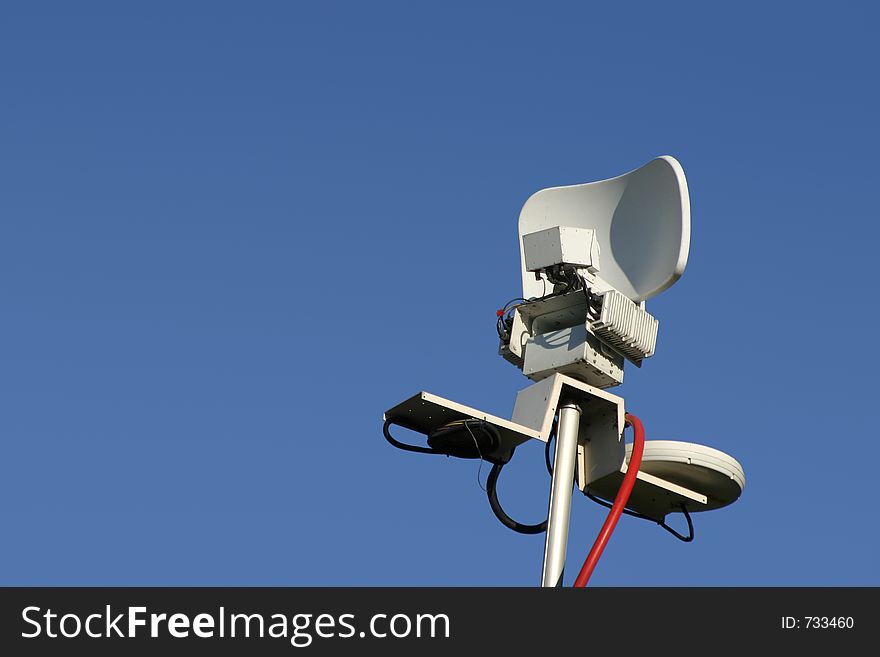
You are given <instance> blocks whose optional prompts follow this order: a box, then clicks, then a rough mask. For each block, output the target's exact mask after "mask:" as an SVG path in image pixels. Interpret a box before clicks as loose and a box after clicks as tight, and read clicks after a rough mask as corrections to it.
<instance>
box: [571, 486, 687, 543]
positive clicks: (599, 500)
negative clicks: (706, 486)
mask: <svg viewBox="0 0 880 657" xmlns="http://www.w3.org/2000/svg"><path fill="white" fill-rule="evenodd" d="M586 496H587V497H589V498H590V499H591V500H593V501H594V502H595V503H596V504H599V505H601V506H604V507H605V508H606V509H610V508H611V506H612V504H611V503H610V502H608V501H606V500H603V499H602V498H601V497H596V496H595V495H593V494H592V493H590V492H589V491H587V492H586ZM623 512H624V513H625V514H626V515H628V516H632V517H634V518H638V519H639V520H650V521H651V522H656V523H657V524H658V525H660V526H661V527H662V528H663V529H665V530H666V531H668V532H669V533H670V534H672V535H673V536H675V538H677V539H678V540H679V541H682V542H684V543H690V542H691V541H693V540H694V523H693V522H692V521H691V514H690V513H688V510H687V508H685V506H684V504H682V505H681V512H682V513H683V514H684V517H685V519H686V520H687V524H688V535H687V536H682V535H681V534H679V533H678V532H677V531H675V530H674V529H673V528H672V527H670V526H669V525H667V524H666V521H665V520H655V519H654V518H652V517H651V516H646V515H645V514H643V513H639V512H638V511H630V510H629V509H624V510H623Z"/></svg>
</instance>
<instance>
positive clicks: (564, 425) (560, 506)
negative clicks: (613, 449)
mask: <svg viewBox="0 0 880 657" xmlns="http://www.w3.org/2000/svg"><path fill="white" fill-rule="evenodd" d="M580 421H581V409H580V408H579V407H578V406H577V404H573V403H571V402H566V403H563V404H561V405H560V406H559V427H558V429H557V431H556V454H555V455H554V457H553V480H552V482H551V483H550V509H549V512H548V513H547V538H546V542H545V543H544V570H543V573H542V575H541V586H562V573H563V571H564V570H565V550H566V547H567V545H568V522H569V517H570V516H571V489H572V487H573V486H574V463H575V460H577V444H578V427H579V426H580Z"/></svg>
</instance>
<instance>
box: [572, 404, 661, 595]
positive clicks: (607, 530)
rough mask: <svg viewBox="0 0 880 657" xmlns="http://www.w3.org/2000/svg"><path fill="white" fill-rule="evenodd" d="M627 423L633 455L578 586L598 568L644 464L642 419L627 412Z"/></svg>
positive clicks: (582, 571) (583, 583)
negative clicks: (630, 433)
mask: <svg viewBox="0 0 880 657" xmlns="http://www.w3.org/2000/svg"><path fill="white" fill-rule="evenodd" d="M626 423H627V424H629V425H632V428H633V433H634V436H633V449H632V456H630V459H629V466H628V467H627V470H626V474H625V475H624V476H623V483H622V484H620V489H619V490H618V491H617V497H615V498H614V504H613V505H612V506H611V511H609V512H608V517H607V518H605V524H604V525H602V529H601V530H600V531H599V535H598V536H597V537H596V542H595V543H593V548H592V549H591V550H590V554H588V555H587V559H586V561H584V565H583V566H582V567H581V572H579V573H578V576H577V579H576V580H575V581H574V585H575V587H577V588H581V587H584V586H586V585H587V582H588V581H589V579H590V575H592V574H593V569H595V568H596V564H597V563H598V562H599V557H601V556H602V551H603V550H604V549H605V546H606V545H608V539H610V538H611V533H612V532H613V531H614V527H615V526H616V525H617V521H618V520H619V519H620V514H621V513H623V509H624V507H626V503H627V502H628V501H629V496H630V493H632V489H633V486H635V483H636V477H637V476H638V474H639V467H641V465H642V454H643V453H644V451H645V428H644V427H643V426H642V421H641V420H640V419H639V418H637V417H636V416H635V415H631V414H630V413H627V414H626Z"/></svg>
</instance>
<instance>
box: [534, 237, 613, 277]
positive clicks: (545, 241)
mask: <svg viewBox="0 0 880 657" xmlns="http://www.w3.org/2000/svg"><path fill="white" fill-rule="evenodd" d="M522 240H523V252H524V253H525V260H526V270H528V271H540V270H542V269H547V268H548V267H552V266H553V265H573V266H575V267H583V268H588V269H593V270H596V271H598V269H599V242H598V241H597V240H596V231H594V230H593V229H592V228H574V227H572V226H555V227H553V228H547V229H546V230H539V231H538V232H536V233H529V234H528V235H523V238H522Z"/></svg>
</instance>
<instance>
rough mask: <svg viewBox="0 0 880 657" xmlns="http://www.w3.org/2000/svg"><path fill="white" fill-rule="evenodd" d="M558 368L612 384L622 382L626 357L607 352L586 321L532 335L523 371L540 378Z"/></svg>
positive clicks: (582, 378)
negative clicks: (624, 358)
mask: <svg viewBox="0 0 880 657" xmlns="http://www.w3.org/2000/svg"><path fill="white" fill-rule="evenodd" d="M555 372H559V373H560V374H566V375H568V376H570V377H573V378H575V379H578V380H580V381H584V382H585V383H588V384H590V385H591V386H595V387H597V388H610V387H612V386H616V385H619V384H621V383H623V357H622V356H620V355H619V354H616V353H613V352H612V353H610V354H609V353H607V352H606V350H605V349H604V348H603V346H602V344H601V343H600V342H599V339H598V338H596V336H594V335H593V334H592V333H590V332H589V331H587V328H586V326H584V325H583V324H579V325H577V326H571V327H569V328H564V329H559V330H558V331H549V332H547V333H540V334H538V335H536V336H534V337H532V338H529V339H528V341H527V342H526V346H525V359H524V361H523V374H525V375H526V376H527V377H529V378H530V379H532V380H533V381H540V380H541V379H545V378H547V377H548V376H551V375H552V374H554V373H555Z"/></svg>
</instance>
